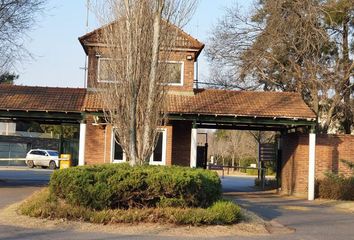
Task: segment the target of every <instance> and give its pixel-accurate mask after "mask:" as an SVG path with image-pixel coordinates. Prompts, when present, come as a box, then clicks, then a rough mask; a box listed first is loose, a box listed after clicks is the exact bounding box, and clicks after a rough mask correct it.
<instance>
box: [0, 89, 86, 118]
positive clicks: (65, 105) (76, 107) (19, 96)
mask: <svg viewBox="0 0 354 240" xmlns="http://www.w3.org/2000/svg"><path fill="white" fill-rule="evenodd" d="M85 95H86V89H83V88H81V89H80V88H53V87H29V86H17V85H8V84H0V110H8V109H10V110H28V111H53V112H54V111H58V112H80V111H81V108H82V106H83V104H84V100H85Z"/></svg>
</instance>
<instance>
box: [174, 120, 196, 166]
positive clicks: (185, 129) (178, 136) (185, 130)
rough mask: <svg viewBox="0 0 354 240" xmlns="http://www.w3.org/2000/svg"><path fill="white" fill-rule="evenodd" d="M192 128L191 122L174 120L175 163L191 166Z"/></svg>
mask: <svg viewBox="0 0 354 240" xmlns="http://www.w3.org/2000/svg"><path fill="white" fill-rule="evenodd" d="M191 129H192V123H191V122H173V140H172V164H173V165H180V166H190V150H191Z"/></svg>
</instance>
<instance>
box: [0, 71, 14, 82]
mask: <svg viewBox="0 0 354 240" xmlns="http://www.w3.org/2000/svg"><path fill="white" fill-rule="evenodd" d="M16 79H18V75H16V74H14V73H9V72H5V73H4V74H2V75H0V84H1V83H7V84H14V82H15V80H16Z"/></svg>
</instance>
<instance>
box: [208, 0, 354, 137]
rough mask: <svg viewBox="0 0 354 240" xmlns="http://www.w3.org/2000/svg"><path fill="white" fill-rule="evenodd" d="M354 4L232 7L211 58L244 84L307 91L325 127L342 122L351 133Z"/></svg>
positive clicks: (282, 0)
mask: <svg viewBox="0 0 354 240" xmlns="http://www.w3.org/2000/svg"><path fill="white" fill-rule="evenodd" d="M350 3H351V4H350ZM352 5H353V4H352V1H349V0H341V1H339V0H338V1H334V0H333V1H329V0H328V1H324V0H323V1H322V0H259V1H258V2H257V4H256V7H255V9H253V11H252V12H251V13H250V14H249V15H244V14H241V11H240V10H239V9H238V8H237V7H232V8H230V9H228V10H227V12H226V15H225V18H223V19H222V20H220V22H219V23H218V25H217V26H216V27H215V29H214V31H213V35H212V36H211V39H210V40H211V43H212V44H211V46H210V48H209V49H208V51H207V53H208V57H209V59H210V61H211V63H212V65H214V66H217V67H218V68H220V69H222V70H221V71H220V72H226V73H229V74H224V76H226V77H229V80H228V81H229V82H231V83H232V82H233V83H235V84H236V85H238V86H240V87H242V88H246V89H247V88H252V89H263V90H266V91H279V90H281V91H294V92H299V93H301V95H302V97H303V99H304V100H305V102H306V103H307V104H308V105H309V106H310V107H311V108H312V110H313V111H314V112H315V113H316V114H317V116H318V119H319V124H318V129H319V131H321V132H328V131H329V128H330V127H331V126H333V125H334V124H336V123H337V122H340V123H345V124H347V126H344V127H343V129H344V130H345V132H347V133H348V132H349V131H350V125H352V122H353V120H352V111H351V110H350V101H348V96H349V100H350V91H351V89H352V88H353V84H352V83H350V79H351V77H352V76H353V74H354V71H353V69H354V64H353V60H352V59H351V56H350V54H349V52H350V50H351V49H350V46H351V45H352V44H350V40H351V39H350V38H349V37H348V36H349V35H346V33H351V32H352V30H353V26H352V24H351V23H352V22H353V16H352V8H353V7H352ZM338 9H339V10H338ZM338 27H339V28H338ZM336 28H337V29H336ZM345 29H346V31H344V30H345ZM346 37H348V38H346ZM345 39H346V40H345ZM212 80H214V81H218V78H217V77H214V76H212ZM224 81H225V80H224ZM345 124H344V125H345ZM342 126H343V124H342Z"/></svg>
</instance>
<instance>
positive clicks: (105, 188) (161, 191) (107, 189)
mask: <svg viewBox="0 0 354 240" xmlns="http://www.w3.org/2000/svg"><path fill="white" fill-rule="evenodd" d="M49 188H50V193H51V195H52V196H53V197H56V198H59V199H63V200H65V201H66V202H67V203H69V204H72V205H75V206H84V207H87V208H91V209H96V210H102V209H128V208H144V207H156V206H158V205H159V204H162V205H163V206H186V207H203V208H205V207H209V206H210V205H212V204H213V203H214V202H215V201H217V200H219V199H220V198H221V182H220V179H219V177H218V175H217V174H216V173H214V172H212V171H209V170H204V169H190V168H184V167H175V166H173V167H167V166H136V167H130V166H129V165H128V164H105V165H97V166H84V167H74V168H68V169H63V170H59V171H56V172H54V173H53V175H52V177H51V180H50V184H49Z"/></svg>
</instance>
